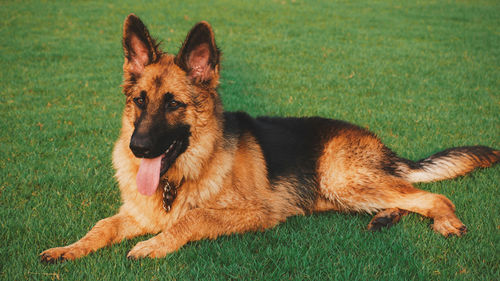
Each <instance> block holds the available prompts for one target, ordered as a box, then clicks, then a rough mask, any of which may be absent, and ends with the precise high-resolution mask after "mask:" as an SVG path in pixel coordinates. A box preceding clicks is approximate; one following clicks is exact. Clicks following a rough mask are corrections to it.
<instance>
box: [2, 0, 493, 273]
mask: <svg viewBox="0 0 500 281" xmlns="http://www.w3.org/2000/svg"><path fill="white" fill-rule="evenodd" d="M352 2H353V3H351V1H305V0H292V1H290V0H286V1H285V0H283V1H282V0H274V1H186V0H184V1H177V0H175V1H174V0H170V1H115V2H109V3H104V1H72V2H71V3H70V2H68V1H8V0H3V1H1V3H0V17H1V19H2V20H1V21H0V37H1V38H2V40H1V43H0V85H1V87H0V121H1V122H0V279H2V280H23V279H30V280H31V279H33V280H59V279H61V280H158V279H161V280H199V279H203V280H221V279H222V280H224V279H235V280H236V279H237V280H240V279H243V280H332V279H339V280H358V279H359V280H372V279H380V280H388V279H401V280H411V279H417V280H450V279H459V280H460V279H463V280H471V279H477V280H499V279H500V269H499V264H500V249H499V248H500V208H499V206H500V205H499V202H500V193H499V183H500V166H496V167H493V168H488V169H483V170H478V171H476V172H474V173H472V174H470V175H467V176H465V177H461V178H457V179H454V180H448V181H443V182H437V183H431V184H418V185H417V186H418V187H419V188H422V189H425V190H429V191H432V192H437V193H441V194H444V195H446V196H447V197H448V198H450V199H451V200H452V201H453V202H454V203H455V205H456V208H457V215H458V216H459V217H460V218H461V219H462V221H463V222H464V223H465V224H466V225H467V227H468V229H469V233H468V234H467V235H466V236H464V237H462V238H457V237H452V238H448V239H445V238H443V237H441V236H440V235H438V234H436V233H434V232H433V231H432V230H431V229H430V227H429V225H430V224H431V221H430V220H429V219H427V218H422V217H421V216H418V215H409V216H406V217H404V218H403V219H402V221H401V222H400V223H399V224H398V225H397V226H394V227H392V228H390V229H388V230H383V231H382V232H378V233H371V232H367V231H366V230H365V228H366V225H367V224H368V222H369V221H370V219H371V217H370V215H367V214H340V213H326V214H316V215H310V216H305V217H292V218H290V219H289V220H288V221H287V222H286V223H283V224H281V225H279V226H277V227H275V228H273V229H271V230H268V231H266V232H262V233H246V234H242V235H232V236H225V237H221V238H219V239H217V240H203V241H198V242H194V243H189V244H188V245H186V246H184V247H183V248H181V250H180V251H178V252H176V253H173V254H171V255H169V256H167V257H166V258H164V259H158V260H150V259H145V260H140V261H130V260H128V259H126V258H125V255H126V253H127V252H128V250H130V249H131V248H132V247H133V246H134V245H135V243H137V242H139V241H141V240H144V239H146V238H148V237H139V238H137V239H133V240H130V241H124V242H122V243H120V244H117V245H115V246H113V247H108V248H105V249H102V250H99V251H97V252H96V253H93V254H91V255H89V256H87V257H84V258H82V259H80V260H77V261H74V262H66V263H62V264H55V265H45V264H42V263H40V262H39V257H38V254H39V253H40V252H41V251H43V250H45V249H47V248H51V247H55V246H62V245H66V244H69V243H72V242H74V241H76V240H77V239H79V238H80V237H82V236H83V235H84V234H85V233H86V232H87V231H88V230H89V229H90V228H91V227H92V226H93V225H94V224H95V223H96V222H97V221H98V220H99V219H102V218H104V217H107V216H110V215H112V214H114V213H115V212H116V211H117V210H118V208H119V206H120V195H119V191H118V188H117V184H116V181H115V180H114V178H113V174H114V171H113V168H112V166H111V150H112V148H113V144H114V141H115V140H116V138H117V137H118V134H119V130H120V116H121V110H122V106H123V103H124V96H123V94H122V93H121V89H120V84H121V81H122V73H121V71H122V70H121V69H122V63H123V55H122V49H121V41H120V40H121V29H122V23H123V20H124V19H125V17H126V16H127V15H128V14H129V13H131V12H133V13H136V14H137V15H139V16H140V17H141V18H142V19H143V20H144V21H145V23H146V24H147V25H148V27H149V28H150V30H151V32H152V34H153V36H155V37H157V38H160V39H162V40H163V43H162V46H163V48H164V49H165V50H167V51H169V52H172V53H175V52H177V50H178V48H179V47H180V44H181V42H182V40H183V39H184V37H185V35H186V33H187V31H188V30H189V29H190V27H191V26H192V25H193V24H194V23H196V22H197V21H200V20H207V21H209V22H210V23H211V24H212V25H213V27H214V30H215V34H216V39H217V42H218V45H219V47H220V48H221V49H222V51H223V54H224V59H223V62H222V66H223V72H222V78H221V86H220V93H221V95H222V98H223V100H224V105H225V108H226V110H244V111H247V112H249V113H250V114H251V115H253V116H259V115H273V116H323V117H329V118H335V119H344V120H348V121H351V122H353V123H356V124H359V125H361V126H363V127H367V128H369V129H370V130H372V131H374V132H375V133H377V135H379V136H380V138H381V139H382V140H383V141H384V142H385V143H386V144H387V145H388V146H389V147H391V148H392V149H393V150H394V151H396V152H397V153H398V154H399V155H401V156H403V157H406V158H409V159H413V160H417V159H420V158H423V157H426V156H428V155H430V154H431V153H435V152H437V151H439V150H442V149H444V148H447V147H452V146H461V145H475V144H483V145H488V146H491V147H495V148H500V32H499V26H500V17H499V14H500V3H499V2H498V1H473V0H465V1H431V0H429V1H427V0H423V1H368V0H365V1H352Z"/></svg>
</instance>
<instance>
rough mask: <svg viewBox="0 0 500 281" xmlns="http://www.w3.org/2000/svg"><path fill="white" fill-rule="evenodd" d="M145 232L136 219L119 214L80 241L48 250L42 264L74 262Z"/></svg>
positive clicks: (41, 255)
mask: <svg viewBox="0 0 500 281" xmlns="http://www.w3.org/2000/svg"><path fill="white" fill-rule="evenodd" d="M143 233H144V231H143V230H141V228H140V227H139V226H138V225H137V224H136V223H135V220H134V218H132V217H131V216H128V215H125V214H123V213H118V214H116V215H114V216H112V217H109V218H106V219H102V220H100V221H99V222H97V224H96V225H95V226H94V227H93V228H92V229H91V230H90V231H89V232H88V233H87V234H86V235H85V236H84V237H83V238H82V239H80V240H78V241H77V242H75V243H73V244H71V245H68V246H65V247H57V248H52V249H48V250H46V251H44V252H42V253H41V254H40V259H41V261H42V262H46V263H54V262H59V261H64V260H74V259H77V258H80V257H83V256H85V255H88V254H89V253H91V252H94V251H96V250H98V249H100V248H102V247H105V246H107V245H111V244H113V243H116V242H119V241H121V240H123V239H124V238H132V237H135V236H137V235H140V234H143Z"/></svg>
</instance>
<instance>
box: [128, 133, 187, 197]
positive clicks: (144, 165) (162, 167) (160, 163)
mask: <svg viewBox="0 0 500 281" xmlns="http://www.w3.org/2000/svg"><path fill="white" fill-rule="evenodd" d="M183 147H184V146H183V141H181V140H174V141H173V142H172V143H171V144H170V145H169V146H168V148H167V149H166V150H165V152H164V153H162V154H161V155H160V156H158V157H155V158H152V159H147V158H141V164H140V166H139V170H138V172H137V178H136V183H137V189H138V191H139V192H140V193H141V194H143V195H147V196H151V195H153V194H154V193H155V191H156V189H157V188H158V184H159V183H160V178H161V176H163V175H164V174H165V173H166V172H167V171H168V169H170V167H171V166H172V165H173V164H174V162H175V160H176V159H177V157H178V156H179V155H180V154H181V152H182V149H183Z"/></svg>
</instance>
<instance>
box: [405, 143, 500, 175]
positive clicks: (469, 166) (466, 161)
mask: <svg viewBox="0 0 500 281" xmlns="http://www.w3.org/2000/svg"><path fill="white" fill-rule="evenodd" d="M499 161H500V151H499V150H496V149H492V148H489V147H486V146H462V147H455V148H450V149H446V150H444V151H441V152H438V153H436V154H433V155H431V156H429V157H427V158H425V159H422V160H420V161H417V162H412V161H409V160H405V161H404V162H401V163H400V168H401V171H402V172H403V173H402V174H403V177H405V178H406V179H407V180H408V181H410V182H431V181H439V180H445V179H451V178H454V177H458V176H461V175H465V174H467V173H469V172H471V171H472V170H474V169H476V168H479V167H481V168H484V167H490V166H492V165H493V164H495V163H497V162H499Z"/></svg>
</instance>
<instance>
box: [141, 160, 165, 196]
mask: <svg viewBox="0 0 500 281" xmlns="http://www.w3.org/2000/svg"><path fill="white" fill-rule="evenodd" d="M161 158H162V156H161V155H160V156H158V157H156V158H154V159H146V158H143V159H141V165H140V166H139V171H138V172H137V178H136V180H137V190H139V192H140V193H141V194H142V195H147V196H151V195H153V194H154V193H155V191H156V188H157V187H158V183H159V182H160V168H161Z"/></svg>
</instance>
